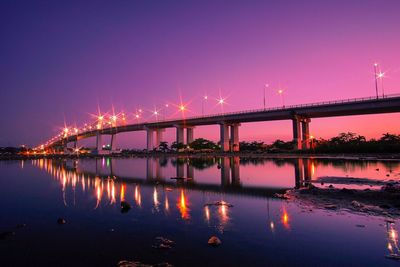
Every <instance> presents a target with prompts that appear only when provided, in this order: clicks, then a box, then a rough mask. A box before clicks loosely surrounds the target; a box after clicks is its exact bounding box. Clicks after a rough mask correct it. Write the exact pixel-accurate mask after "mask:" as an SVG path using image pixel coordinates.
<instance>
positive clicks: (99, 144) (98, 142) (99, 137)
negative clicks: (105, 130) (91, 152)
mask: <svg viewBox="0 0 400 267" xmlns="http://www.w3.org/2000/svg"><path fill="white" fill-rule="evenodd" d="M102 149H103V136H102V135H101V133H100V132H97V134H96V152H97V153H100V151H101V150H102Z"/></svg>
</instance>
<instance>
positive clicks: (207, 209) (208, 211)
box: [204, 206, 210, 222]
mask: <svg viewBox="0 0 400 267" xmlns="http://www.w3.org/2000/svg"><path fill="white" fill-rule="evenodd" d="M204 215H205V216H206V220H207V222H209V221H210V209H209V208H208V206H205V207H204Z"/></svg>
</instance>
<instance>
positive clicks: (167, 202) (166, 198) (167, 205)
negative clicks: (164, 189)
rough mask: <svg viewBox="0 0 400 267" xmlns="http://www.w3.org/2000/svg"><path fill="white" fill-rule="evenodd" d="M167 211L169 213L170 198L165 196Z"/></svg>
mask: <svg viewBox="0 0 400 267" xmlns="http://www.w3.org/2000/svg"><path fill="white" fill-rule="evenodd" d="M165 210H166V211H169V201H168V196H167V195H165Z"/></svg>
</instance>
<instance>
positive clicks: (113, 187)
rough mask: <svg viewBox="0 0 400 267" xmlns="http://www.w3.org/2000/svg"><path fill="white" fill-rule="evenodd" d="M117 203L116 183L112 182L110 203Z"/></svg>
mask: <svg viewBox="0 0 400 267" xmlns="http://www.w3.org/2000/svg"><path fill="white" fill-rule="evenodd" d="M115 202H116V199H115V185H114V181H111V201H110V203H111V204H113V203H115Z"/></svg>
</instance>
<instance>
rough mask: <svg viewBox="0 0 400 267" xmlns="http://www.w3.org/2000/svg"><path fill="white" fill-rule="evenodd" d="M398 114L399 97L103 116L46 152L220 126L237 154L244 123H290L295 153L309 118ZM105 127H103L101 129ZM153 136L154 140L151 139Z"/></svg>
mask: <svg viewBox="0 0 400 267" xmlns="http://www.w3.org/2000/svg"><path fill="white" fill-rule="evenodd" d="M393 112H400V96H397V95H395V96H385V97H384V98H379V99H378V98H376V97H369V98H358V99H348V100H340V101H330V102H321V103H314V104H306V105H295V106H288V107H282V108H270V109H263V110H250V111H242V112H233V113H225V114H217V115H208V116H201V117H190V118H185V119H177V120H162V121H156V122H144V123H133V124H126V122H124V123H123V124H122V125H119V124H118V123H117V119H116V117H115V116H114V117H113V119H114V121H113V122H112V121H110V122H109V123H108V124H107V123H105V122H104V121H103V120H104V118H103V117H102V116H100V117H101V120H98V121H97V122H96V125H95V127H93V128H92V127H90V129H88V128H83V130H82V131H80V130H78V129H77V128H76V129H75V132H74V133H72V134H70V133H69V132H68V131H67V132H66V133H63V134H60V135H59V138H56V139H54V140H52V141H50V142H48V143H46V146H45V148H46V149H48V150H49V151H50V152H55V151H60V150H62V149H65V148H66V146H67V144H68V143H69V142H74V143H75V147H77V141H78V140H81V139H84V138H88V137H93V136H96V149H97V153H101V151H102V145H103V143H102V136H103V135H111V136H112V137H111V150H115V149H116V135H117V133H122V132H134V131H146V132H147V150H149V151H150V150H153V149H154V148H156V147H158V146H159V144H160V141H162V139H163V137H162V136H163V132H164V130H165V129H166V128H176V142H177V143H185V138H184V130H186V144H189V143H191V142H192V141H193V131H194V127H195V126H201V125H220V144H221V149H222V151H230V150H231V151H238V150H239V126H240V124H241V123H245V122H260V121H275V120H291V121H292V122H293V142H294V144H295V148H296V149H308V148H309V147H310V133H309V123H310V121H311V119H312V118H324V117H334V116H350V115H364V114H379V113H393ZM104 125H105V126H104ZM154 135H155V138H154Z"/></svg>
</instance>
